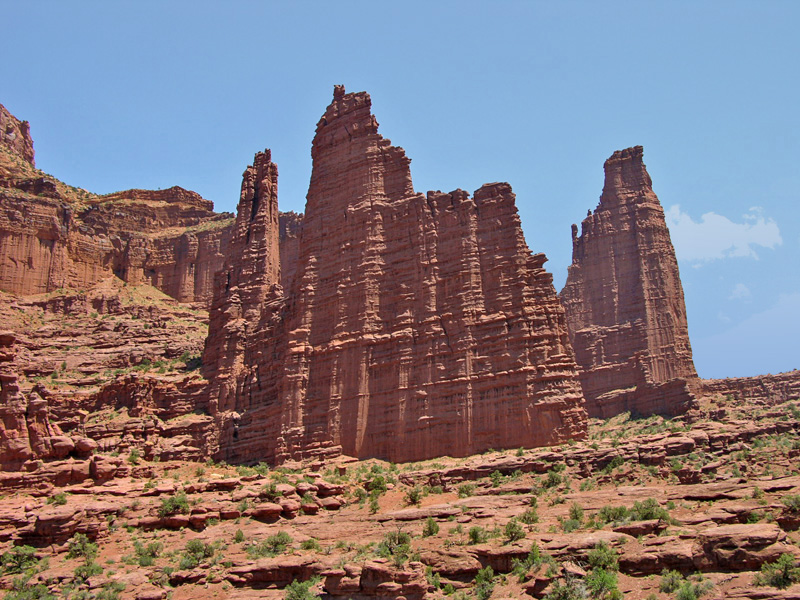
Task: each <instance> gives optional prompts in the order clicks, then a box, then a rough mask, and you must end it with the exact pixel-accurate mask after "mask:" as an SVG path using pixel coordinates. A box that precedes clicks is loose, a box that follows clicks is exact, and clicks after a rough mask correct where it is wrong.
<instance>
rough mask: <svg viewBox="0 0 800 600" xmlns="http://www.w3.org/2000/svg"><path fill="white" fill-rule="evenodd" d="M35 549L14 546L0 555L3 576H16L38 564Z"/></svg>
mask: <svg viewBox="0 0 800 600" xmlns="http://www.w3.org/2000/svg"><path fill="white" fill-rule="evenodd" d="M38 562H39V561H38V559H37V558H36V548H33V547H32V546H14V547H12V548H11V549H10V550H8V551H7V552H3V554H0V567H1V568H2V572H3V574H6V575H18V574H20V573H23V572H24V571H27V570H29V569H32V568H33V567H35V566H36V565H37V564H38Z"/></svg>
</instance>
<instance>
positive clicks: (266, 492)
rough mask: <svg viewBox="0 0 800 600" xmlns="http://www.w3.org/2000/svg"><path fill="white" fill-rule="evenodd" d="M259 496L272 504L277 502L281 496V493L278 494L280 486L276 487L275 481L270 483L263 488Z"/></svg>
mask: <svg viewBox="0 0 800 600" xmlns="http://www.w3.org/2000/svg"><path fill="white" fill-rule="evenodd" d="M258 495H259V496H260V497H261V498H266V499H267V500H269V501H270V502H275V500H277V499H278V498H280V496H281V494H280V492H278V486H277V485H275V482H273V481H270V482H269V483H268V484H266V485H265V486H264V487H262V488H261V491H260V492H259V494H258Z"/></svg>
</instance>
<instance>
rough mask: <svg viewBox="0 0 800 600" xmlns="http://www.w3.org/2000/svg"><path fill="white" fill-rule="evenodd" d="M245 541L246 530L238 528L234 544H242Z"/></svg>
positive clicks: (234, 536)
mask: <svg viewBox="0 0 800 600" xmlns="http://www.w3.org/2000/svg"><path fill="white" fill-rule="evenodd" d="M243 541H244V531H242V530H241V529H237V530H236V533H235V534H234V535H233V543H234V544H241V543H242V542H243Z"/></svg>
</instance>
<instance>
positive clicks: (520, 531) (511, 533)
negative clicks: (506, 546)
mask: <svg viewBox="0 0 800 600" xmlns="http://www.w3.org/2000/svg"><path fill="white" fill-rule="evenodd" d="M503 533H504V534H505V537H506V543H510V542H516V541H517V540H521V539H524V538H525V528H524V527H523V526H522V525H520V523H519V521H517V520H516V519H511V520H510V521H509V522H508V523H506V526H505V528H504V529H503Z"/></svg>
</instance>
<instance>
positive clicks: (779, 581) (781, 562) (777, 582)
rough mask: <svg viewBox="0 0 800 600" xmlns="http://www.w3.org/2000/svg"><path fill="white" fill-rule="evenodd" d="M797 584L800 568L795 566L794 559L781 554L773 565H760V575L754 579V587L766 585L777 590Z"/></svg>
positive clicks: (799, 578)
mask: <svg viewBox="0 0 800 600" xmlns="http://www.w3.org/2000/svg"><path fill="white" fill-rule="evenodd" d="M798 582H800V568H798V567H796V566H795V564H794V557H793V556H792V555H791V554H788V553H786V554H781V555H780V557H779V558H778V560H776V561H775V562H773V563H764V564H763V565H761V573H759V574H758V575H756V577H755V584H756V585H760V586H764V585H768V586H772V587H776V588H779V589H784V588H787V587H789V586H790V585H792V584H793V583H798Z"/></svg>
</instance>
